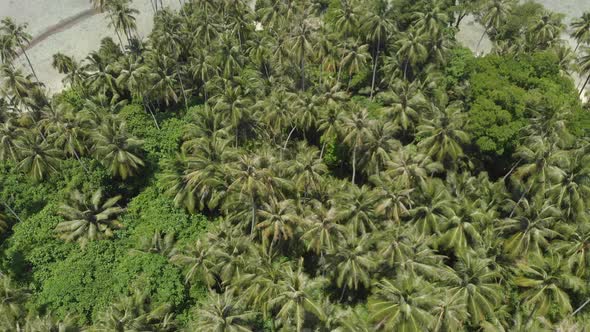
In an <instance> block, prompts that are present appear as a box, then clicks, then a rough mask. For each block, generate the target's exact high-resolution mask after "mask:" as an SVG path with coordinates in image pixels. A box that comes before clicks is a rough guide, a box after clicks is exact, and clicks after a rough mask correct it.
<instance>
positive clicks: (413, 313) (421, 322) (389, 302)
mask: <svg viewBox="0 0 590 332" xmlns="http://www.w3.org/2000/svg"><path fill="white" fill-rule="evenodd" d="M438 298H439V294H438V291H437V289H436V288H435V287H434V286H433V285H432V284H430V283H429V282H427V281H425V280H424V279H422V278H420V277H417V278H413V277H409V276H405V277H400V278H398V279H396V280H393V281H391V280H386V279H384V280H381V281H379V282H377V283H376V284H375V290H374V293H373V295H372V296H371V297H370V298H369V317H370V319H371V321H373V322H374V323H375V329H376V330H385V331H424V330H428V329H430V328H432V326H433V324H434V323H435V318H434V316H433V312H434V306H435V305H436V302H437V301H436V300H437V299H438Z"/></svg>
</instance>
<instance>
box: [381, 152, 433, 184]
mask: <svg viewBox="0 0 590 332" xmlns="http://www.w3.org/2000/svg"><path fill="white" fill-rule="evenodd" d="M442 170H443V165H442V164H441V163H440V162H436V161H433V160H432V159H430V157H429V156H428V155H425V154H423V153H420V152H418V151H417V149H416V146H415V145H406V146H404V147H402V148H400V149H398V150H397V151H394V152H392V153H391V158H390V159H389V161H388V162H387V163H386V168H385V173H386V174H387V175H388V176H389V177H390V178H391V179H392V180H393V181H394V182H395V183H396V184H397V185H398V186H400V187H401V188H403V189H411V188H415V187H422V186H424V184H425V183H426V180H427V179H428V178H429V177H431V176H432V175H433V174H435V173H439V172H441V171H442Z"/></svg>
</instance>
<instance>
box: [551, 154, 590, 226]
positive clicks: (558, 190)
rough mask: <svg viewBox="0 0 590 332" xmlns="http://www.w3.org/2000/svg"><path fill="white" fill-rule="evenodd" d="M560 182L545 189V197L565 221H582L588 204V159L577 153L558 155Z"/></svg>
mask: <svg viewBox="0 0 590 332" xmlns="http://www.w3.org/2000/svg"><path fill="white" fill-rule="evenodd" d="M560 155H561V156H563V157H564V158H559V159H558V160H559V163H560V165H559V166H560V167H559V168H558V169H556V170H557V171H558V172H561V173H562V174H561V176H560V177H558V179H559V178H560V179H561V181H559V182H555V184H553V185H552V186H550V187H549V188H547V192H546V193H545V194H546V195H547V197H548V198H549V199H550V200H552V201H553V202H555V205H556V206H558V207H560V208H561V210H562V212H563V216H564V217H566V218H567V220H572V221H578V220H579V221H584V220H585V218H586V214H585V212H584V211H586V209H587V206H588V203H589V202H590V167H589V166H588V158H587V157H586V156H585V155H584V154H583V153H579V152H574V153H567V154H566V153H563V154H560Z"/></svg>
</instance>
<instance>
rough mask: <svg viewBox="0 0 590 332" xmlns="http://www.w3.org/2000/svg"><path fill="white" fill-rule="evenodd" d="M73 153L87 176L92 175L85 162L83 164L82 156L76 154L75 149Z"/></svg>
mask: <svg viewBox="0 0 590 332" xmlns="http://www.w3.org/2000/svg"><path fill="white" fill-rule="evenodd" d="M72 152H74V157H76V159H77V160H78V162H79V163H80V166H82V169H84V172H85V173H86V174H90V172H89V171H88V168H86V165H84V162H82V159H80V156H79V155H78V152H76V149H73V150H72Z"/></svg>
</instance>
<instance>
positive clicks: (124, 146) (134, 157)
mask: <svg viewBox="0 0 590 332" xmlns="http://www.w3.org/2000/svg"><path fill="white" fill-rule="evenodd" d="M108 122H110V123H108ZM94 140H95V153H96V155H97V156H98V158H100V160H101V161H102V163H103V164H104V165H105V166H106V167H107V168H108V169H109V171H110V172H111V174H112V175H113V176H119V177H120V178H122V179H127V178H128V177H130V176H134V175H135V174H136V172H137V171H138V170H139V169H140V168H141V167H142V166H144V162H143V160H142V159H141V158H140V156H139V154H140V149H141V145H142V143H143V142H142V141H140V140H138V139H136V138H134V137H131V136H130V135H129V134H128V133H127V126H126V124H125V123H124V122H121V123H117V122H116V121H113V120H111V121H107V122H106V123H104V124H103V125H102V126H101V128H100V130H99V132H98V133H97V134H96V135H95V137H94Z"/></svg>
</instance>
